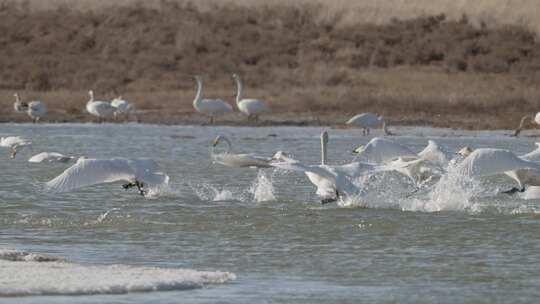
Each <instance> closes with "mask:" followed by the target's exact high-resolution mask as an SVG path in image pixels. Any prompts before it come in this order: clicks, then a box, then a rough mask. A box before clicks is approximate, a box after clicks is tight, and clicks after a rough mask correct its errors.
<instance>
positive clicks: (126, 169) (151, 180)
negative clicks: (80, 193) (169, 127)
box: [46, 158, 169, 196]
mask: <svg viewBox="0 0 540 304" xmlns="http://www.w3.org/2000/svg"><path fill="white" fill-rule="evenodd" d="M117 181H127V184H124V185H122V187H123V188H124V189H126V190H127V189H129V188H132V187H137V189H138V190H139V194H141V195H143V196H144V195H145V194H147V190H146V188H147V186H148V187H152V186H159V185H164V184H168V182H169V176H167V175H166V174H165V173H163V172H160V171H159V166H158V164H157V163H156V162H155V161H154V160H152V159H149V158H136V159H127V158H112V159H86V158H79V160H78V161H77V163H75V164H74V165H73V166H71V167H69V168H67V169H66V170H65V171H64V172H63V173H62V174H60V175H58V176H57V177H55V178H54V179H52V180H50V181H49V182H47V184H46V185H47V188H48V189H49V190H51V191H54V192H69V191H73V190H75V189H78V188H82V187H87V186H92V185H97V184H103V183H112V182H117Z"/></svg>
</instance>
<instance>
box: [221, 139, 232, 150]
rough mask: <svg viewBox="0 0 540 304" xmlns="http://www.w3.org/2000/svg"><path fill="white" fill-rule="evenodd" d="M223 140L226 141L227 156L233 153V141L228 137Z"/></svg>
mask: <svg viewBox="0 0 540 304" xmlns="http://www.w3.org/2000/svg"><path fill="white" fill-rule="evenodd" d="M222 139H223V140H224V141H225V143H226V144H227V150H225V153H226V154H229V153H231V150H232V144H231V141H230V140H229V139H228V138H227V137H223V138H222Z"/></svg>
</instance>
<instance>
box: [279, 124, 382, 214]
mask: <svg viewBox="0 0 540 304" xmlns="http://www.w3.org/2000/svg"><path fill="white" fill-rule="evenodd" d="M327 144H328V133H327V132H326V131H323V132H322V133H321V164H320V165H306V164H303V163H301V162H299V161H297V160H294V159H291V158H289V157H287V156H286V155H285V154H284V153H283V152H278V153H276V155H275V156H274V159H275V160H277V161H278V162H271V163H270V165H271V166H273V167H276V168H279V169H283V170H288V171H296V172H303V173H305V174H306V176H307V177H308V179H309V180H310V182H311V183H312V184H314V185H315V186H316V187H317V192H316V193H317V195H318V196H319V197H321V199H322V200H321V203H322V204H327V203H331V202H336V201H338V200H339V199H341V198H345V199H346V198H350V197H355V196H358V195H359V194H360V192H361V189H360V188H358V187H357V186H356V185H354V184H353V183H352V181H351V180H352V179H354V178H357V177H359V176H361V175H363V174H367V173H369V172H376V171H382V170H384V168H382V167H377V166H374V165H370V164H365V163H360V162H353V163H350V164H346V165H341V166H329V165H327V154H326V152H327Z"/></svg>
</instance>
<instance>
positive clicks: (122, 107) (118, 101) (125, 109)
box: [111, 96, 133, 119]
mask: <svg viewBox="0 0 540 304" xmlns="http://www.w3.org/2000/svg"><path fill="white" fill-rule="evenodd" d="M111 106H113V107H114V108H115V110H114V113H113V115H114V119H116V118H117V117H118V115H121V114H125V115H126V117H127V116H129V113H130V112H131V110H133V105H132V104H131V103H129V102H128V101H127V100H124V99H122V96H118V97H116V98H115V99H113V100H112V101H111Z"/></svg>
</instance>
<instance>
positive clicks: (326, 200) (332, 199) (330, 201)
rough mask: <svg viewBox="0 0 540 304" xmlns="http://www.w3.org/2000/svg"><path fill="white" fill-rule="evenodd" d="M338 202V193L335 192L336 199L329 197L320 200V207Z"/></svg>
mask: <svg viewBox="0 0 540 304" xmlns="http://www.w3.org/2000/svg"><path fill="white" fill-rule="evenodd" d="M338 200H339V192H338V191H337V190H336V197H329V198H325V199H322V200H321V205H326V204H330V203H334V202H337V201H338Z"/></svg>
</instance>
